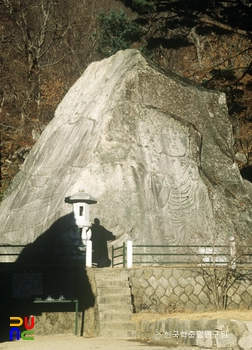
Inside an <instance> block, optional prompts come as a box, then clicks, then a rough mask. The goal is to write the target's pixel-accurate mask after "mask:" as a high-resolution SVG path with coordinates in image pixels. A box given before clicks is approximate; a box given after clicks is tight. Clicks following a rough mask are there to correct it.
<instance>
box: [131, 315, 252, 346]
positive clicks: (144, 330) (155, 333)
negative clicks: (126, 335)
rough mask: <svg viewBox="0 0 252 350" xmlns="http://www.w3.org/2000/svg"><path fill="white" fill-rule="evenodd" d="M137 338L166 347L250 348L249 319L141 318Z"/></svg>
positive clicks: (251, 341)
mask: <svg viewBox="0 0 252 350" xmlns="http://www.w3.org/2000/svg"><path fill="white" fill-rule="evenodd" d="M137 338H138V339H141V340H145V341H149V342H153V343H158V344H162V345H166V346H168V347H178V349H181V348H183V347H189V346H190V347H191V346H193V347H196V348H198V349H202V348H204V349H213V348H214V349H223V350H227V349H230V350H251V344H252V322H251V321H238V320H227V319H213V320H207V319H198V320H180V319H177V318H169V319H166V320H159V321H154V322H151V321H147V320H145V321H141V322H140V323H138V325H137Z"/></svg>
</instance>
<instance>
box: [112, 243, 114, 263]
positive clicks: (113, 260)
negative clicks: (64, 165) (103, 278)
mask: <svg viewBox="0 0 252 350" xmlns="http://www.w3.org/2000/svg"><path fill="white" fill-rule="evenodd" d="M111 266H112V267H114V246H113V245H112V256H111Z"/></svg>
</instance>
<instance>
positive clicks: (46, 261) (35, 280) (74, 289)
mask: <svg viewBox="0 0 252 350" xmlns="http://www.w3.org/2000/svg"><path fill="white" fill-rule="evenodd" d="M81 245H82V246H83V243H82V240H81V237H80V234H79V230H78V227H77V225H76V223H75V219H74V214H73V213H70V214H68V215H65V216H63V217H61V218H59V219H58V220H57V221H55V222H54V223H53V225H52V226H51V227H50V228H49V229H48V230H47V231H45V232H44V233H43V234H42V235H41V236H39V237H38V238H37V239H36V240H35V241H34V242H33V243H30V244H28V245H27V246H26V247H25V248H24V249H23V250H22V252H21V253H20V255H19V256H18V258H17V260H16V261H15V262H14V263H0V315H1V317H0V342H1V341H2V342H3V341H8V340H9V332H10V328H11V327H10V316H12V317H14V316H15V317H17V316H19V317H21V318H24V317H25V316H29V315H35V316H36V315H37V316H38V315H41V314H42V312H73V311H74V310H75V304H74V303H66V302H65V301H66V300H76V299H78V300H79V312H82V324H81V330H82V333H83V329H84V327H85V325H84V313H85V310H87V309H88V308H90V307H92V306H94V302H95V299H94V295H93V292H92V289H91V286H90V283H89V280H88V277H87V273H86V268H85V256H84V252H83V250H80V248H79V246H81ZM83 248H84V247H83ZM45 300H46V301H47V302H46V303H41V301H45ZM59 300H60V301H61V302H58V301H59ZM62 300H64V301H63V302H62ZM54 301H57V303H56V302H54ZM51 326H52V328H53V325H51ZM64 326H65V327H66V328H67V325H63V324H62V330H64ZM72 328H73V331H74V324H73V325H72ZM19 329H20V331H21V332H22V331H23V330H25V329H24V328H22V326H21V327H19Z"/></svg>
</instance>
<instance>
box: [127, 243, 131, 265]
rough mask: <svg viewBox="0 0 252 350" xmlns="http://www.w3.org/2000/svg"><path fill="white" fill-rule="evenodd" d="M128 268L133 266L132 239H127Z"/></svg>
mask: <svg viewBox="0 0 252 350" xmlns="http://www.w3.org/2000/svg"><path fill="white" fill-rule="evenodd" d="M127 268H128V269H131V268H132V241H127Z"/></svg>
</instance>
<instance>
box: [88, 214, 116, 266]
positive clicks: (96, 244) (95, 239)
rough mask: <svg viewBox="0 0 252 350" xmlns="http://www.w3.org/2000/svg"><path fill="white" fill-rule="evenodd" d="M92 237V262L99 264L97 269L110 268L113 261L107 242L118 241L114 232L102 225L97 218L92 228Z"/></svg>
mask: <svg viewBox="0 0 252 350" xmlns="http://www.w3.org/2000/svg"><path fill="white" fill-rule="evenodd" d="M90 229H91V232H92V236H91V241H92V250H93V254H92V261H93V263H96V264H97V267H109V266H110V265H111V260H110V259H109V257H108V246H107V241H112V240H115V239H116V236H115V235H113V233H112V232H110V231H108V230H106V229H105V227H103V226H101V225H100V220H99V219H97V218H95V219H94V223H93V224H92V226H91V227H90Z"/></svg>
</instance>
